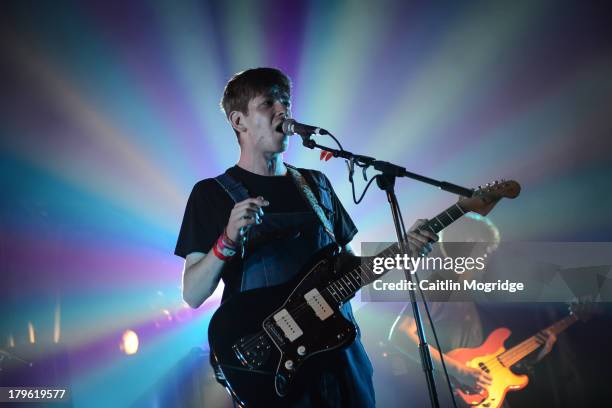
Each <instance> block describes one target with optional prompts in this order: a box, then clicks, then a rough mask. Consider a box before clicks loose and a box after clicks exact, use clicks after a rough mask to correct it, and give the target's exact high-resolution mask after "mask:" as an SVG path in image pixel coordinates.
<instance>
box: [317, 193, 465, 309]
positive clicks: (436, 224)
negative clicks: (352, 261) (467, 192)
mask: <svg viewBox="0 0 612 408" xmlns="http://www.w3.org/2000/svg"><path fill="white" fill-rule="evenodd" d="M466 212H467V211H465V210H464V209H463V208H461V206H460V205H459V204H458V203H457V204H455V205H452V206H450V207H448V208H447V209H446V210H444V211H442V212H441V213H440V214H438V215H436V216H435V217H434V218H431V219H430V220H428V221H427V222H426V223H425V224H423V225H422V226H421V227H420V228H419V229H420V230H429V231H431V232H433V233H434V234H437V233H438V232H440V231H442V230H443V229H444V228H446V227H447V226H449V225H450V224H452V223H453V222H455V221H456V220H458V219H459V218H461V217H462V216H463V215H464V214H465V213H466ZM401 252H402V251H401V248H400V246H399V243H395V244H393V245H391V246H390V247H388V248H386V249H385V250H383V251H381V252H380V253H379V254H377V255H376V256H374V257H369V258H363V262H362V263H361V265H360V266H359V267H357V268H355V269H353V270H352V271H350V272H348V273H346V274H345V275H343V276H342V277H341V278H340V279H338V280H336V281H334V282H332V283H331V284H330V285H329V286H328V287H327V288H326V289H327V291H328V292H329V293H330V295H331V296H333V297H334V299H336V300H337V301H339V302H344V301H346V300H347V299H350V298H351V297H352V296H353V295H354V294H355V293H356V292H357V291H358V290H359V289H361V288H362V287H363V286H366V285H369V284H370V283H372V282H374V281H375V280H376V279H380V278H381V276H383V275H384V274H386V273H387V272H388V271H384V272H383V273H374V271H373V269H374V258H375V257H384V258H393V257H395V255H397V254H400V253H401Z"/></svg>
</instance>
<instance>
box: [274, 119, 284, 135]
mask: <svg viewBox="0 0 612 408" xmlns="http://www.w3.org/2000/svg"><path fill="white" fill-rule="evenodd" d="M275 130H276V131H277V132H278V133H280V134H284V133H283V122H281V123H279V124H278V126H277V127H276V129H275Z"/></svg>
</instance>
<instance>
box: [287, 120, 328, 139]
mask: <svg viewBox="0 0 612 408" xmlns="http://www.w3.org/2000/svg"><path fill="white" fill-rule="evenodd" d="M280 128H281V129H282V131H283V133H284V134H285V135H292V134H294V133H297V134H298V135H300V136H310V135H328V134H329V132H328V131H327V130H325V129H321V128H320V127H316V126H310V125H304V124H303V123H299V122H296V121H295V120H294V119H285V120H284V121H283V123H282V124H281V126H280Z"/></svg>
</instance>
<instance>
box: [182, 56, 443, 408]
mask: <svg viewBox="0 0 612 408" xmlns="http://www.w3.org/2000/svg"><path fill="white" fill-rule="evenodd" d="M290 96H291V83H290V80H289V78H288V77H287V76H286V75H285V74H284V73H282V72H281V71H279V70H277V69H273V68H257V69H249V70H247V71H244V72H241V73H238V74H236V75H234V76H233V77H232V78H231V79H230V80H229V82H228V83H227V85H226V87H225V91H224V94H223V99H222V101H221V106H222V108H223V111H224V112H225V114H226V116H227V119H228V121H229V123H230V125H231V126H232V128H233V129H234V131H235V133H236V136H237V138H238V145H239V147H240V159H239V160H238V163H237V164H236V165H235V166H233V167H230V168H229V169H227V171H226V172H225V173H224V174H222V175H220V176H217V177H215V178H210V179H205V180H202V181H200V182H198V183H197V184H196V185H195V186H194V188H193V190H192V192H191V195H190V197H189V200H188V202H187V207H186V210H185V215H184V218H183V223H182V225H181V231H180V235H179V238H178V242H177V245H176V250H175V254H176V255H179V256H181V257H183V258H185V267H184V271H183V298H184V300H185V301H186V302H187V303H188V304H189V305H190V306H191V307H193V308H197V307H198V306H200V305H201V304H202V303H203V302H204V301H205V300H206V299H207V298H208V297H209V296H210V295H211V294H212V293H213V292H214V290H215V288H216V287H217V285H218V284H219V280H220V279H223V283H224V285H225V289H224V292H223V297H222V301H226V300H227V299H229V298H231V297H232V296H234V295H235V294H237V293H240V292H243V291H247V290H250V289H255V288H261V287H270V286H275V285H279V284H282V283H285V282H287V281H289V280H290V279H292V278H295V277H296V274H297V273H299V271H300V270H301V268H302V266H304V264H305V263H306V262H307V261H308V260H309V259H310V258H311V257H312V255H313V254H315V253H316V252H317V251H318V250H319V249H321V248H323V247H325V246H326V245H328V244H330V243H334V242H335V243H336V244H337V245H338V246H340V247H341V248H342V250H344V251H350V248H349V242H350V241H351V239H352V238H353V237H354V236H355V234H356V233H357V228H356V227H355V225H354V224H353V221H352V220H351V218H350V217H349V215H348V214H347V213H346V211H345V209H344V207H343V206H342V204H341V203H340V201H339V199H338V197H337V196H336V194H335V192H334V190H333V188H332V186H331V184H330V182H329V180H328V179H327V177H325V175H323V174H322V173H321V172H319V171H316V170H306V169H296V168H294V167H292V166H289V165H287V164H286V163H284V162H283V152H284V151H285V150H286V149H287V146H288V136H287V135H285V134H283V132H282V130H281V129H280V125H281V124H282V122H283V121H284V120H285V119H286V118H288V117H290ZM409 237H410V242H411V244H412V245H411V246H412V247H413V248H415V250H416V251H419V252H423V251H425V252H426V251H427V250H428V248H429V245H428V242H429V241H430V240H435V239H437V237H436V236H435V235H433V234H430V233H428V232H423V233H420V232H411V233H410V234H409ZM247 238H248V239H247ZM279 300H282V299H279ZM342 313H343V314H344V315H345V317H347V318H348V319H350V320H351V321H352V322H353V323H355V325H356V324H357V323H356V322H355V319H354V317H353V313H352V310H351V306H350V303H348V302H347V303H346V304H345V305H344V306H343V307H342ZM237 323H238V322H237ZM321 360H324V361H322V362H321V363H320V366H321V367H320V369H319V370H318V371H317V373H316V374H315V375H311V376H308V379H307V381H305V383H304V384H300V385H299V386H297V387H294V388H293V390H292V392H291V393H290V394H289V395H288V396H287V397H286V398H287V400H286V401H287V406H304V407H307V406H326V407H327V406H334V407H335V406H350V407H373V406H375V399H374V388H373V384H372V365H371V363H370V361H369V359H368V356H367V355H366V352H365V350H364V348H363V346H362V344H361V340H360V334H359V330H358V335H357V338H356V339H355V341H354V342H353V343H352V344H351V345H350V346H348V347H347V348H345V349H343V350H339V351H331V352H328V353H327V356H326V357H325V358H324V359H321Z"/></svg>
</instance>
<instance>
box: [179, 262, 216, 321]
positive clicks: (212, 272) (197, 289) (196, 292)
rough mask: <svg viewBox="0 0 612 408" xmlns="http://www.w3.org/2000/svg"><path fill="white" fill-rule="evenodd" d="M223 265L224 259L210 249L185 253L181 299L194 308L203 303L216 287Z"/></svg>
mask: <svg viewBox="0 0 612 408" xmlns="http://www.w3.org/2000/svg"><path fill="white" fill-rule="evenodd" d="M224 265H225V261H222V260H221V259H219V258H217V257H216V256H215V254H213V252H212V251H210V252H209V253H207V254H204V253H202V252H192V253H190V254H189V255H187V256H186V257H185V267H184V268H183V300H185V302H186V303H187V304H188V305H189V306H191V307H192V308H194V309H195V308H197V307H199V306H200V305H201V304H202V303H204V301H205V300H206V299H208V298H209V297H210V295H212V294H213V292H214V291H215V289H216V288H217V285H218V284H219V280H221V271H222V270H223V266H224Z"/></svg>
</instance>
